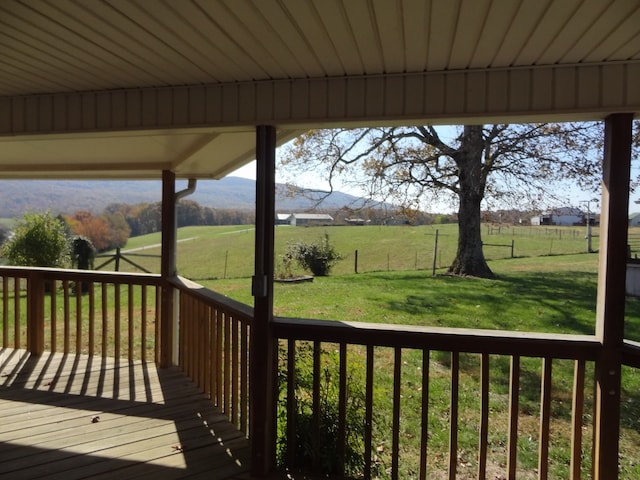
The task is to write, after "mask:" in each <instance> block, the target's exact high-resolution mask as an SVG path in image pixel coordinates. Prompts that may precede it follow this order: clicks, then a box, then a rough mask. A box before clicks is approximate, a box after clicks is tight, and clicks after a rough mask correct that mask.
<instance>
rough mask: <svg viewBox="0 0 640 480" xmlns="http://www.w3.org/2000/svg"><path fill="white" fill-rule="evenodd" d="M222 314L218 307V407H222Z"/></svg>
mask: <svg viewBox="0 0 640 480" xmlns="http://www.w3.org/2000/svg"><path fill="white" fill-rule="evenodd" d="M223 317H224V314H223V313H222V310H220V309H218V311H217V312H216V345H217V348H216V406H217V407H218V408H222V392H223V385H222V368H223V366H222V345H223V343H222V342H223V340H224V339H223V338H222V335H223V332H222V321H223Z"/></svg>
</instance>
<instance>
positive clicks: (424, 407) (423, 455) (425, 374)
mask: <svg viewBox="0 0 640 480" xmlns="http://www.w3.org/2000/svg"><path fill="white" fill-rule="evenodd" d="M430 353H431V352H430V351H429V350H423V351H422V399H421V400H422V401H421V412H422V414H421V417H422V422H421V423H422V430H421V432H420V480H426V478H427V446H428V439H429V422H428V421H427V419H428V418H429V357H430Z"/></svg>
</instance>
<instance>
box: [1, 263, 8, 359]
mask: <svg viewBox="0 0 640 480" xmlns="http://www.w3.org/2000/svg"><path fill="white" fill-rule="evenodd" d="M8 282H9V277H7V276H6V275H3V276H2V347H3V348H7V347H8V346H9V285H8Z"/></svg>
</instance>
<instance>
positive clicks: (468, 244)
mask: <svg viewBox="0 0 640 480" xmlns="http://www.w3.org/2000/svg"><path fill="white" fill-rule="evenodd" d="M484 148H485V143H484V140H483V138H482V126H479V125H472V126H465V128H464V132H463V134H462V137H461V148H460V150H459V151H458V153H457V155H456V158H455V160H456V164H457V165H458V169H459V172H458V173H459V180H460V183H459V191H458V197H459V200H460V207H459V209H458V251H457V253H456V258H455V259H454V260H453V263H452V264H451V266H450V267H449V271H448V273H449V274H451V275H464V276H473V277H482V278H495V275H494V274H493V272H492V271H491V269H490V268H489V265H487V261H486V260H485V258H484V253H483V251H482V237H481V232H480V218H481V216H480V203H481V202H482V199H483V197H484V189H485V185H486V173H485V172H483V168H482V158H483V154H484Z"/></svg>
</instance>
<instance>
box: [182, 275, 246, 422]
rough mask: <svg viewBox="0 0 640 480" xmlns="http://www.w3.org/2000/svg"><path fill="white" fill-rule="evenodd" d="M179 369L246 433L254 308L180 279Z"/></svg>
mask: <svg viewBox="0 0 640 480" xmlns="http://www.w3.org/2000/svg"><path fill="white" fill-rule="evenodd" d="M173 286H174V287H175V288H176V289H177V290H178V292H179V296H180V298H179V306H180V310H179V312H180V314H179V319H180V320H179V335H178V337H179V339H180V340H179V348H178V350H179V361H178V364H179V366H180V367H181V368H182V369H183V370H184V372H185V373H186V374H187V375H188V376H189V377H190V378H191V379H192V380H193V381H194V382H195V383H196V384H197V385H198V386H199V387H200V388H201V389H202V390H203V391H204V392H205V393H206V394H207V395H208V396H209V398H211V400H212V401H213V403H214V404H215V405H216V406H217V407H218V408H219V409H220V410H221V412H222V413H224V414H225V415H227V417H228V418H229V421H230V422H231V423H232V424H233V425H235V426H236V427H237V428H239V429H240V430H241V431H242V432H244V433H245V434H248V427H249V328H250V325H251V319H252V318H253V309H252V308H251V307H248V306H247V305H244V304H242V303H239V302H236V301H233V300H231V299H229V298H227V297H224V296H223V295H220V294H217V293H215V292H212V291H211V290H208V289H206V288H204V287H202V286H201V285H198V284H196V283H194V282H191V281H189V280H187V279H184V278H179V279H177V280H176V281H174V282H173Z"/></svg>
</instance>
